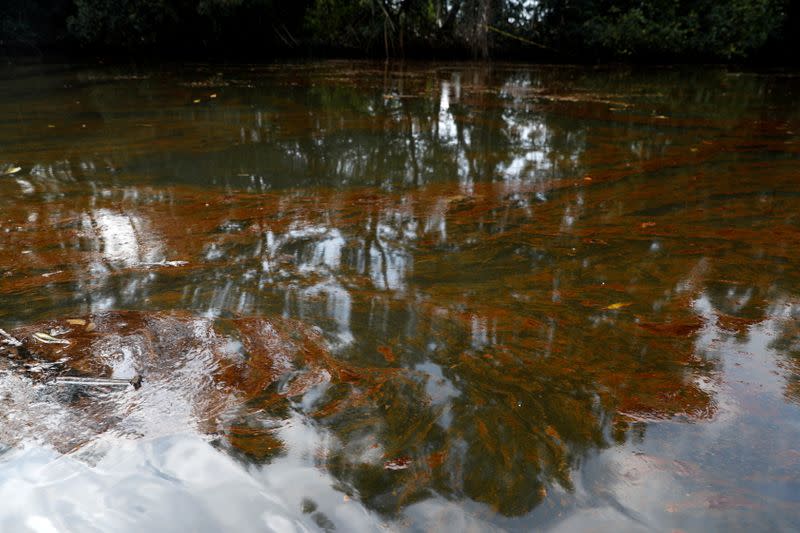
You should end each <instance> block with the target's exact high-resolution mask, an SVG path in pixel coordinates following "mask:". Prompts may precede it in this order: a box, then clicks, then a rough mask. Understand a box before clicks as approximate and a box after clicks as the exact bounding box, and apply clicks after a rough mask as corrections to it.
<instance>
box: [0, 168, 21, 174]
mask: <svg viewBox="0 0 800 533" xmlns="http://www.w3.org/2000/svg"><path fill="white" fill-rule="evenodd" d="M20 170H22V168H21V167H11V168H7V169H6V170H5V172H3V174H5V175H6V176H10V175H12V174H16V173H17V172H19V171H20Z"/></svg>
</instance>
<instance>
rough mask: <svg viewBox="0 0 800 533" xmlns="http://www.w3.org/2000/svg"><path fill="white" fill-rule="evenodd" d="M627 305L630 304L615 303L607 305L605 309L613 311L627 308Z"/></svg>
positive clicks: (629, 303)
mask: <svg viewBox="0 0 800 533" xmlns="http://www.w3.org/2000/svg"><path fill="white" fill-rule="evenodd" d="M629 305H631V302H617V303H613V304H611V305H609V306H608V307H606V309H608V310H610V311H613V310H615V309H622V308H623V307H628V306H629Z"/></svg>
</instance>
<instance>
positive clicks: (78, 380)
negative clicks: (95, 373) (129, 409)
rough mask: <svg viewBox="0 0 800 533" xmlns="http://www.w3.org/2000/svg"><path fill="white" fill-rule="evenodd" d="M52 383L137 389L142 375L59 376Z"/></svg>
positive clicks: (140, 383)
mask: <svg viewBox="0 0 800 533" xmlns="http://www.w3.org/2000/svg"><path fill="white" fill-rule="evenodd" d="M53 383H55V384H56V385H80V386H83V387H127V386H128V385H131V386H132V387H133V388H134V389H137V390H138V389H139V388H140V387H141V386H142V376H140V375H138V374H137V375H135V376H133V378H131V379H115V378H90V377H78V376H59V377H57V378H55V379H54V380H53Z"/></svg>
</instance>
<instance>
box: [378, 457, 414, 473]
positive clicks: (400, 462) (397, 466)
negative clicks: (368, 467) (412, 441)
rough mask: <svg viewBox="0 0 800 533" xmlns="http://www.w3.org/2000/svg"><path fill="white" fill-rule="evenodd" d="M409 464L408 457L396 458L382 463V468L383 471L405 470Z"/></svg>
mask: <svg viewBox="0 0 800 533" xmlns="http://www.w3.org/2000/svg"><path fill="white" fill-rule="evenodd" d="M410 464H411V459H410V458H408V457H398V458H397V459H392V460H391V461H386V462H385V463H383V468H384V469H385V470H405V469H406V468H408V467H409V465H410Z"/></svg>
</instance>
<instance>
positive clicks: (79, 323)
mask: <svg viewBox="0 0 800 533" xmlns="http://www.w3.org/2000/svg"><path fill="white" fill-rule="evenodd" d="M67 324H69V325H70V326H85V325H86V321H85V320H84V319H82V318H68V319H67Z"/></svg>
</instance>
